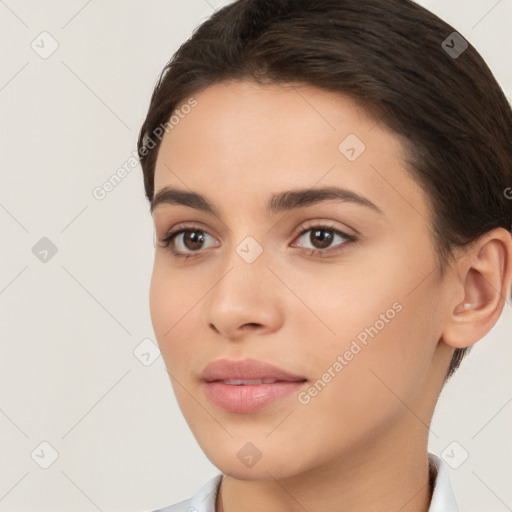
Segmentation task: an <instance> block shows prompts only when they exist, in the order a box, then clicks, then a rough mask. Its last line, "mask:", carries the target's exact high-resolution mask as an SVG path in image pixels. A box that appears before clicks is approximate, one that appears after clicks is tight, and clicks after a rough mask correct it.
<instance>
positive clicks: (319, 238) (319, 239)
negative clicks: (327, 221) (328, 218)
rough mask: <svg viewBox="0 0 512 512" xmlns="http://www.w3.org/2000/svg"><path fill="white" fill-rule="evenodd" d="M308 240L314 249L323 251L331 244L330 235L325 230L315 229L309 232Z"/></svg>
mask: <svg viewBox="0 0 512 512" xmlns="http://www.w3.org/2000/svg"><path fill="white" fill-rule="evenodd" d="M309 238H310V241H311V243H312V244H313V245H314V246H315V247H317V248H319V249H325V248H326V247H329V245H330V244H331V242H332V233H331V232H330V231H327V230H326V229H316V230H315V231H312V232H311V235H310V236H309Z"/></svg>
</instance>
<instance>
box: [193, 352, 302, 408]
mask: <svg viewBox="0 0 512 512" xmlns="http://www.w3.org/2000/svg"><path fill="white" fill-rule="evenodd" d="M200 378H201V381H202V383H203V389H204V393H205V395H206V397H207V398H208V400H209V401H210V402H211V403H212V404H214V405H215V406H217V407H219V408H221V409H223V410H224V411H227V412H233V413H245V414H248V413H253V412H256V411H259V410H261V409H263V408H265V407H267V406H269V405H270V404H271V403H274V402H276V401H279V400H281V399H284V398H285V397H288V396H289V395H291V394H292V393H294V392H298V391H300V389H301V388H302V387H303V386H304V385H305V383H306V382H308V380H307V379H306V378H305V377H302V376H299V375H294V374H292V373H289V372H287V371H285V370H283V369H282V368H278V367H276V366H274V365H271V364H269V363H265V362H262V361H256V360H252V359H244V360H238V361H237V360H228V359H222V360H217V361H214V362H213V363H210V364H209V365H208V366H206V368H205V369H204V370H203V372H202V373H201V376H200Z"/></svg>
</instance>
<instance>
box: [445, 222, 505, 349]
mask: <svg viewBox="0 0 512 512" xmlns="http://www.w3.org/2000/svg"><path fill="white" fill-rule="evenodd" d="M455 265H456V267H457V268H456V275H457V278H456V282H455V283H454V284H455V287H456V289H454V293H453V297H454V299H453V300H452V302H451V303H450V309H451V313H450V314H449V317H448V320H447V322H446V324H445V329H444V331H443V336H442V340H443V341H444V342H445V343H446V344H447V345H450V346H451V347H454V348H464V347H469V346H470V345H473V344H474V343H476V342H477V341H478V340H480V339H482V338H483V337H484V336H485V335H486V334H487V333H488V332H489V331H490V330H491V329H492V328H493V327H494V325H495V324H496V322H497V321H498V319H499V317H500V316H501V313H502V311H503V307H504V306H505V303H506V302H507V301H508V302H509V304H510V299H509V295H510V287H511V283H512V234H511V233H510V232H508V231H507V230H506V229H504V228H496V229H493V230H492V231H489V232H487V233H485V234H484V235H482V237H480V238H479V239H478V240H477V241H476V242H475V243H474V244H472V245H471V247H470V249H469V250H468V251H467V252H465V253H464V255H463V256H462V257H460V258H458V259H457V262H456V263H455ZM461 296H462V297H463V300H460V297H461Z"/></svg>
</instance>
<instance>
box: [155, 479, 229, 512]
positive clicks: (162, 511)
mask: <svg viewBox="0 0 512 512" xmlns="http://www.w3.org/2000/svg"><path fill="white" fill-rule="evenodd" d="M221 480H222V474H218V475H216V476H214V477H213V478H212V479H210V480H208V482H206V483H205V484H204V485H203V486H202V487H201V488H200V489H199V490H198V491H197V492H196V493H195V494H194V496H192V497H191V498H189V499H186V500H183V501H180V502H179V503H175V504H174V505H169V506H168V507H165V508H159V509H158V510H153V511H152V512H215V500H216V498H217V492H218V490H219V485H220V482H221Z"/></svg>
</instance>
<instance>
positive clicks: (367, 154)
mask: <svg viewBox="0 0 512 512" xmlns="http://www.w3.org/2000/svg"><path fill="white" fill-rule="evenodd" d="M193 97H194V99H195V100H196V102H197V104H196V106H194V107H193V108H191V109H186V111H187V114H183V113H182V114H181V115H180V116H179V122H178V123H177V124H174V125H173V126H172V128H171V129H170V130H169V132H168V133H166V134H165V136H164V138H163V140H162V144H161V146H160V149H159V154H158V159H157V162H156V166H155V191H158V190H159V189H161V188H162V187H164V186H174V187H178V188H182V189H193V190H195V191H201V192H204V193H205V194H208V193H210V194H213V195H215V194H216V193H221V192H222V191H223V192H224V194H226V192H228V194H229V195H230V196H232V197H231V198H232V199H233V200H234V199H235V197H237V198H238V200H239V201H238V203H237V205H238V206H239V207H240V206H243V205H244V204H245V203H244V201H245V197H246V196H247V197H248V196H250V197H254V198H258V199H259V200H261V201H262V202H263V201H265V199H266V198H267V197H268V196H269V193H270V192H276V191H281V190H288V189H290V188H303V187H314V186H315V185H317V184H318V186H320V185H321V186H328V185H335V186H344V187H347V188H352V189H353V190H355V191H357V192H360V193H364V194H366V195H367V196H369V197H370V199H372V198H374V199H375V201H374V202H376V203H377V204H380V205H381V206H382V208H383V209H386V208H391V209H392V210H397V212H399V211H400V210H402V212H403V211H404V210H408V209H410V208H411V205H410V204H408V201H407V200H405V198H406V197H409V199H410V200H412V201H413V202H416V203H418V205H419V206H418V208H420V209H421V207H422V206H421V205H422V204H423V207H424V209H426V200H425V197H424V193H423V191H422V190H421V188H420V187H419V185H418V184H417V183H416V182H415V181H414V180H413V179H411V177H410V175H409V173H408V172H407V171H406V166H405V162H404V159H403V147H402V145H401V141H400V139H399V138H398V136H396V135H395V134H394V133H393V132H391V131H389V130H387V129H386V128H385V127H384V126H382V125H381V124H380V123H378V122H377V121H378V120H375V119H373V118H372V117H371V116H369V115H368V114H367V112H366V111H365V110H364V109H363V108H362V107H361V106H360V105H358V104H357V103H356V102H354V101H353V100H352V99H351V98H349V97H347V96H344V95H341V94H339V93H336V92H331V91H325V90H321V89H318V88H315V87H312V86H308V85H303V84H282V85H280V84H271V85H259V84H255V83H253V82H248V81H233V82H222V83H219V84H215V85H212V86H210V87H207V88H206V89H204V90H202V91H200V92H199V93H197V94H194V95H193ZM187 101H188V98H186V99H185V100H184V102H182V103H181V105H183V104H185V103H186V102H187ZM179 110H180V105H178V107H177V110H176V111H177V112H179ZM176 111H175V112H176ZM183 111H185V109H184V110H183ZM242 198H244V199H243V200H242ZM227 199H228V200H229V198H227ZM397 200H398V201H397ZM372 201H373V199H372ZM399 202H401V203H403V204H399ZM409 202H410V201H409Z"/></svg>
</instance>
